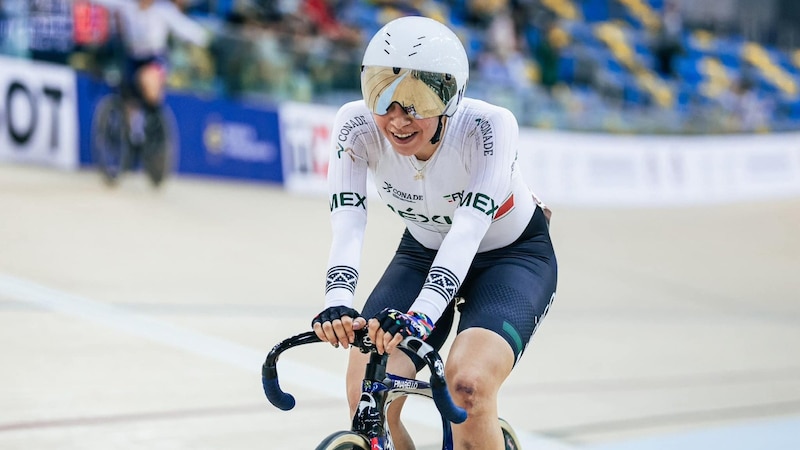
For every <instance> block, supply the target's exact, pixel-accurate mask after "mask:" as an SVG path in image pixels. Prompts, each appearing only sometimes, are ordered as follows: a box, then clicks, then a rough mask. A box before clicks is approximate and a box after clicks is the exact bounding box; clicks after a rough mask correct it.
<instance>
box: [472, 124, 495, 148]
mask: <svg viewBox="0 0 800 450" xmlns="http://www.w3.org/2000/svg"><path fill="white" fill-rule="evenodd" d="M475 122H476V123H477V128H478V131H480V133H481V135H480V138H479V143H480V144H481V145H482V146H483V156H492V155H494V129H493V128H492V123H491V122H489V121H488V120H486V119H475Z"/></svg>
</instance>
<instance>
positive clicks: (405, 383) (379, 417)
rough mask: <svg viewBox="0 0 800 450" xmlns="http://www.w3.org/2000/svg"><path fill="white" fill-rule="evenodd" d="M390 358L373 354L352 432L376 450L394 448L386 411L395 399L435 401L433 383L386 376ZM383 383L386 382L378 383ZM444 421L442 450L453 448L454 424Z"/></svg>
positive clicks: (388, 374)
mask: <svg viewBox="0 0 800 450" xmlns="http://www.w3.org/2000/svg"><path fill="white" fill-rule="evenodd" d="M386 360H387V358H386V355H378V354H377V353H372V354H371V355H370V361H369V363H368V364H367V368H366V373H365V376H364V380H363V381H362V383H361V398H360V399H359V402H358V409H357V410H356V413H355V415H354V416H353V423H352V426H351V428H350V430H351V431H353V432H355V433H358V434H360V435H362V436H364V437H365V438H367V441H368V442H369V444H370V448H372V449H375V450H388V449H391V448H394V446H393V445H392V443H391V434H390V432H389V428H388V426H387V424H386V411H388V409H389V405H391V403H392V402H393V401H394V400H397V399H398V398H402V397H405V396H409V395H419V396H422V397H427V398H429V399H431V400H433V389H432V387H431V385H430V383H427V382H425V381H422V380H418V379H416V378H406V377H402V376H399V375H394V374H391V373H386V371H385V370H386ZM378 380H382V381H378ZM441 419H442V450H452V449H453V431H452V428H451V426H450V421H449V420H447V419H446V418H444V417H441Z"/></svg>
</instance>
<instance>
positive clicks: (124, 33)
mask: <svg viewBox="0 0 800 450" xmlns="http://www.w3.org/2000/svg"><path fill="white" fill-rule="evenodd" d="M92 1H93V2H94V3H96V4H99V5H102V6H105V7H107V8H109V9H110V10H111V11H112V12H115V13H116V15H117V18H118V20H117V23H118V24H119V27H120V30H119V32H120V35H121V37H122V41H123V44H124V47H125V52H126V55H125V66H124V69H123V72H124V73H123V80H122V82H123V89H126V90H127V94H130V95H132V96H133V98H134V99H136V100H138V101H140V103H141V105H142V106H143V107H144V108H145V110H146V111H157V110H159V109H160V107H161V104H162V103H163V101H164V87H165V84H166V76H167V68H168V66H167V51H168V43H169V37H170V35H172V34H174V35H175V36H176V37H178V38H180V39H183V40H186V41H188V42H191V43H193V44H195V45H198V46H201V47H205V46H207V45H208V43H209V41H210V38H211V33H210V32H209V31H207V30H206V29H205V28H203V27H202V26H201V25H200V24H199V23H197V22H195V21H193V20H192V19H190V18H189V17H187V16H186V15H184V14H183V12H182V11H181V10H180V9H179V7H178V6H176V4H175V3H173V2H172V1H168V0H92ZM132 122H138V121H135V120H132ZM141 128H142V127H141V126H137V124H135V123H134V124H133V126H132V138H133V139H134V141H135V140H137V139H139V138H140V136H137V134H140V133H137V129H140V130H141ZM134 143H135V142H134Z"/></svg>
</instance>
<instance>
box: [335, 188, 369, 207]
mask: <svg viewBox="0 0 800 450" xmlns="http://www.w3.org/2000/svg"><path fill="white" fill-rule="evenodd" d="M343 206H355V207H357V208H361V209H367V196H366V195H361V194H359V193H358V192H339V193H336V194H333V195H331V204H330V207H331V211H333V210H334V209H336V208H341V207H343Z"/></svg>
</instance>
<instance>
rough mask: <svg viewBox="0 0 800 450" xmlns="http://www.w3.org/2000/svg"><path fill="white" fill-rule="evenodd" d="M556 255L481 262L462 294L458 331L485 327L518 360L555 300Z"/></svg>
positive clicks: (475, 268)
mask: <svg viewBox="0 0 800 450" xmlns="http://www.w3.org/2000/svg"><path fill="white" fill-rule="evenodd" d="M555 290H556V263H555V257H554V255H552V254H551V255H550V256H543V255H538V256H533V255H527V256H521V255H515V256H514V257H503V256H500V257H494V256H492V257H490V258H483V260H479V261H478V262H477V264H476V265H475V266H474V267H473V269H472V271H471V273H470V274H469V275H468V277H467V279H466V281H465V283H464V286H462V289H461V292H460V295H461V296H462V297H463V298H464V302H463V303H462V304H461V305H460V306H459V312H460V313H461V318H460V321H459V324H458V332H459V333H461V332H462V331H464V330H467V329H469V328H485V329H488V330H491V331H493V332H495V333H497V334H498V335H500V336H501V337H502V338H503V339H505V341H506V342H507V343H508V345H509V346H510V347H511V349H512V351H513V352H514V360H515V363H516V361H518V360H519V358H520V357H521V356H522V353H523V352H524V351H525V348H526V347H527V345H528V342H529V341H530V339H531V337H532V336H533V334H534V332H535V331H536V328H537V327H538V326H539V323H540V322H541V320H542V319H543V318H544V316H545V315H546V314H547V311H548V309H549V307H550V304H551V303H552V301H553V299H554V298H555Z"/></svg>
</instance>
